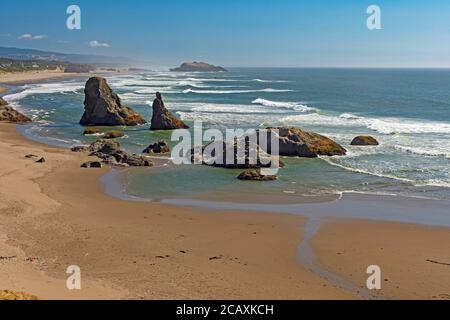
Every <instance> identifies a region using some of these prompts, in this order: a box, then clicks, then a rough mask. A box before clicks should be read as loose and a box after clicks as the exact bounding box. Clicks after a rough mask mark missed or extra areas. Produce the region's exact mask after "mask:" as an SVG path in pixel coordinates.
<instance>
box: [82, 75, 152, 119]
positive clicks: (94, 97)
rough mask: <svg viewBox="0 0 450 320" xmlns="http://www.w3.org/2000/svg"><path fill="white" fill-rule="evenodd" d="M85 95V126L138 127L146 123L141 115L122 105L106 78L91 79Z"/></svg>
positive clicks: (87, 83) (87, 84)
mask: <svg viewBox="0 0 450 320" xmlns="http://www.w3.org/2000/svg"><path fill="white" fill-rule="evenodd" d="M84 94H85V100H84V114H83V117H82V118H81V120H80V124H81V125H83V126H94V125H99V126H123V125H125V126H136V125H138V124H144V123H146V121H145V119H144V118H143V117H142V116H141V115H140V114H139V113H137V112H136V111H134V110H133V109H131V108H129V107H126V106H124V105H122V103H121V101H120V98H119V96H118V95H117V94H116V93H114V92H113V91H112V90H111V88H110V87H109V86H108V83H107V82H106V79H104V78H101V77H92V78H90V79H89V80H88V81H87V82H86V87H85V89H84Z"/></svg>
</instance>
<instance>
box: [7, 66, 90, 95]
mask: <svg viewBox="0 0 450 320" xmlns="http://www.w3.org/2000/svg"><path fill="white" fill-rule="evenodd" d="M80 75H83V74H78V73H64V72H63V71H60V70H57V71H53V70H40V71H33V72H9V73H0V84H26V83H30V82H36V81H41V80H50V79H60V78H73V77H76V76H80ZM0 93H1V89H0Z"/></svg>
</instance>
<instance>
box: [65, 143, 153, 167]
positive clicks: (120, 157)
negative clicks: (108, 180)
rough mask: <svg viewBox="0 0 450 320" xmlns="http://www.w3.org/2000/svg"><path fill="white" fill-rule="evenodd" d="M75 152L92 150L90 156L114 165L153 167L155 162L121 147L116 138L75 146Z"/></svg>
mask: <svg viewBox="0 0 450 320" xmlns="http://www.w3.org/2000/svg"><path fill="white" fill-rule="evenodd" d="M72 151H74V152H90V154H89V155H90V156H96V157H98V158H100V159H102V162H103V163H105V164H108V165H112V166H121V167H123V166H130V167H151V166H153V162H152V161H151V160H150V159H148V158H147V157H146V156H142V155H139V154H130V153H128V152H127V151H125V150H122V149H121V148H120V143H119V142H117V141H115V140H103V139H101V140H97V141H95V142H93V143H91V145H89V146H77V147H73V148H72Z"/></svg>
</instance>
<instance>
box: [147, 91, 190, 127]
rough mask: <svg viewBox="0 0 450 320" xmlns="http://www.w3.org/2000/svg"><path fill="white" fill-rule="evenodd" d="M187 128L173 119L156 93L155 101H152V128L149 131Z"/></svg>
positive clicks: (176, 119) (179, 121)
mask: <svg viewBox="0 0 450 320" xmlns="http://www.w3.org/2000/svg"><path fill="white" fill-rule="evenodd" d="M187 128H189V127H188V126H187V125H186V124H185V123H184V122H183V121H181V120H180V119H178V118H177V117H175V116H174V115H173V114H172V113H171V112H170V111H169V110H167V109H166V107H165V106H164V101H163V100H162V97H161V94H160V93H159V92H157V93H156V99H155V100H154V101H153V116H152V126H151V128H150V130H174V129H187Z"/></svg>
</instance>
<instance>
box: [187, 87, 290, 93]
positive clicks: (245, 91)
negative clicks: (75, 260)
mask: <svg viewBox="0 0 450 320" xmlns="http://www.w3.org/2000/svg"><path fill="white" fill-rule="evenodd" d="M290 91H292V90H289V89H273V88H266V89H256V90H193V89H186V90H184V91H183V93H199V94H233V93H254V92H273V93H276V92H290Z"/></svg>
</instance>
